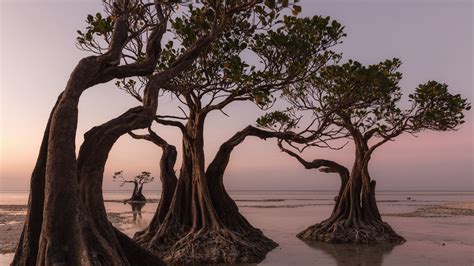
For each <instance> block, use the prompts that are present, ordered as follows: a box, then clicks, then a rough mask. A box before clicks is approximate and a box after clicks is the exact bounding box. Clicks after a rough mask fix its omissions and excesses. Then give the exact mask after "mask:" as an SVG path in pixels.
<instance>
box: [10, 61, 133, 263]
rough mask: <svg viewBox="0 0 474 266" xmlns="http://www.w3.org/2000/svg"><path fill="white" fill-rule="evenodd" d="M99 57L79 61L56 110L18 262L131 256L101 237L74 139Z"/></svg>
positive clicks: (92, 260)
mask: <svg viewBox="0 0 474 266" xmlns="http://www.w3.org/2000/svg"><path fill="white" fill-rule="evenodd" d="M94 60H95V58H94V57H91V58H86V59H83V60H81V62H80V63H79V64H78V65H77V66H76V68H75V70H74V71H73V73H72V74H71V77H70V79H69V81H68V84H67V86H66V89H65V90H64V92H63V93H62V95H61V96H60V98H59V100H58V102H57V104H56V106H55V108H53V111H52V113H51V117H50V121H49V123H48V127H47V129H46V132H45V137H44V139H43V143H42V147H41V150H40V156H39V158H38V162H37V166H36V168H35V171H34V173H33V177H32V186H34V187H32V191H31V197H30V200H31V201H30V203H31V204H30V205H29V210H28V218H27V222H26V223H25V229H24V233H23V234H22V239H21V241H20V245H19V248H18V249H17V252H16V255H15V259H14V261H13V264H14V265H22V264H30V265H33V264H41V265H43V264H46V265H50V264H70V265H79V264H85V265H89V264H97V263H106V262H107V263H109V264H112V265H115V264H117V265H123V264H128V261H127V259H126V258H122V257H121V256H116V254H115V252H113V250H114V249H115V247H114V243H109V242H105V241H104V242H100V241H97V240H98V239H99V237H97V235H96V233H97V232H96V231H95V228H94V227H93V226H92V225H91V222H90V219H89V217H88V214H87V212H86V209H85V207H84V205H83V203H82V200H81V198H80V194H79V193H78V191H79V184H78V181H77V177H76V157H75V144H74V143H75V133H76V126H77V116H78V110H77V106H78V103H79V98H80V95H81V94H82V92H83V91H84V90H85V89H86V88H87V87H88V82H89V81H90V80H89V78H90V77H91V76H94V75H95V74H96V73H97V72H98V71H99V69H98V68H97V65H96V64H95V63H96V62H95V61H94ZM43 177H44V179H43ZM43 189H44V190H43ZM43 191H44V192H43ZM43 195H44V198H43V197H42V196H43ZM40 208H41V209H42V213H41V210H39V209H40ZM40 214H42V215H41V216H40ZM58 221H60V222H58ZM32 223H34V224H35V225H32ZM39 226H41V229H40V230H39V231H38V229H39Z"/></svg>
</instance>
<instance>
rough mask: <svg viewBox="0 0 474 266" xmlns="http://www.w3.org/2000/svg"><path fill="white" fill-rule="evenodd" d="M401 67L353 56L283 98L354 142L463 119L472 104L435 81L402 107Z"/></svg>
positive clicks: (452, 126)
mask: <svg viewBox="0 0 474 266" xmlns="http://www.w3.org/2000/svg"><path fill="white" fill-rule="evenodd" d="M400 65H401V62H400V60H399V59H396V58H394V59H391V60H385V61H383V62H380V63H378V64H374V65H369V66H364V65H362V64H361V63H359V62H357V61H353V60H349V61H348V62H347V63H345V64H340V65H330V66H326V67H324V68H323V69H321V71H320V72H319V75H317V76H314V77H313V79H312V80H311V81H307V83H306V84H305V86H299V87H294V88H293V89H290V90H286V91H285V92H284V97H285V98H286V99H287V100H288V101H289V102H290V103H291V104H292V105H293V108H294V109H296V110H299V111H308V110H310V111H312V112H313V116H314V117H316V118H317V119H318V122H319V123H321V121H326V120H328V119H329V121H330V124H331V126H328V129H330V130H332V131H333V132H334V131H338V130H344V131H346V132H347V134H349V135H351V136H352V138H353V139H354V140H356V139H359V140H362V139H363V140H364V141H368V140H369V139H371V138H372V137H377V138H381V139H382V141H381V142H379V144H380V145H381V144H383V143H385V142H386V141H388V140H391V139H394V138H395V137H397V136H399V135H401V134H403V133H406V132H407V133H412V134H413V133H417V132H420V131H423V130H436V131H448V130H456V129H457V127H458V126H459V125H461V124H462V123H464V120H463V119H464V112H465V111H467V110H470V108H471V106H470V104H469V103H468V102H467V100H466V99H464V98H462V97H461V95H459V94H456V95H453V94H451V93H449V91H448V86H447V85H446V84H440V83H438V82H436V81H429V82H427V83H425V84H422V85H419V86H418V88H417V89H416V91H415V93H414V94H410V95H409V103H411V106H410V107H409V108H408V109H402V108H401V107H400V101H401V99H402V91H401V89H400V87H399V82H400V80H401V78H402V74H401V73H400V72H398V68H399V67H400ZM264 122H265V123H266V124H268V123H269V122H268V121H266V120H264ZM265 123H263V125H265ZM335 128H336V129H335ZM337 128H339V129H337ZM338 132H339V131H338ZM376 146H377V147H378V146H379V145H376Z"/></svg>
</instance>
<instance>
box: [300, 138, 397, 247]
mask: <svg viewBox="0 0 474 266" xmlns="http://www.w3.org/2000/svg"><path fill="white" fill-rule="evenodd" d="M356 143H357V144H359V145H356V160H355V162H354V165H353V168H352V171H351V173H350V176H349V178H348V181H347V183H345V184H344V183H341V189H340V190H339V196H338V201H337V202H336V206H335V207H334V210H333V213H332V214H331V216H330V218H329V219H327V220H324V221H322V222H321V223H319V224H315V225H312V226H310V227H309V228H307V229H306V230H304V231H303V232H301V233H299V234H298V235H297V236H298V237H299V238H301V239H303V240H312V241H314V240H317V241H326V242H331V243H357V244H376V243H392V244H401V243H403V242H405V239H404V238H403V237H401V236H399V235H398V234H397V233H396V232H395V231H394V230H393V229H392V228H391V227H390V225H388V224H387V223H385V222H383V221H382V218H381V216H380V213H379V211H378V208H377V204H376V201H375V181H371V180H370V176H369V173H368V162H369V160H370V154H369V153H368V152H369V150H368V148H367V145H366V143H363V142H357V141H356ZM360 143H361V144H360Z"/></svg>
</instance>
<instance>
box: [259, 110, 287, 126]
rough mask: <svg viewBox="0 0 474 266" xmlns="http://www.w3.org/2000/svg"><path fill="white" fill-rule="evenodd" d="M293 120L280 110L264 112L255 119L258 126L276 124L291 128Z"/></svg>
mask: <svg viewBox="0 0 474 266" xmlns="http://www.w3.org/2000/svg"><path fill="white" fill-rule="evenodd" d="M295 122H296V121H295V120H294V119H292V117H291V116H290V115H289V114H288V113H286V112H281V111H274V112H271V113H266V114H265V115H263V116H261V117H259V118H258V119H257V125H258V126H260V127H266V128H273V127H277V126H278V125H280V126H283V127H285V128H292V127H293V126H294V125H295Z"/></svg>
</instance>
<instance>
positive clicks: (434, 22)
mask: <svg viewBox="0 0 474 266" xmlns="http://www.w3.org/2000/svg"><path fill="white" fill-rule="evenodd" d="M100 2H101V1H91V0H87V1H86V0H84V1H72V0H69V1H59V0H56V1H51V0H42V1H39V0H36V1H34V0H15V1H14V0H0V11H1V16H0V17H1V21H0V26H1V27H0V38H1V39H0V45H1V46H0V58H1V59H0V61H1V65H0V81H1V83H0V86H1V92H0V105H1V107H0V190H27V189H28V188H29V180H30V175H31V171H32V170H33V167H34V164H35V161H36V156H37V154H38V150H39V145H40V142H41V138H42V135H43V131H44V127H45V125H46V122H47V119H48V115H49V112H50V111H51V108H52V106H53V105H54V102H55V100H56V98H57V95H58V94H59V93H60V92H61V91H62V90H63V89H64V87H65V84H66V82H67V79H68V77H69V74H70V72H71V71H72V69H73V68H74V66H75V65H76V63H77V62H78V61H79V60H80V59H81V58H82V57H85V56H88V55H89V54H87V53H86V52H83V51H79V50H78V49H77V48H76V47H75V37H76V30H78V29H83V28H84V25H85V23H84V19H85V17H86V15H87V14H90V13H96V12H97V11H100V10H101V4H100ZM301 6H302V7H303V12H302V14H300V16H313V15H324V16H331V17H332V18H333V19H336V20H338V21H339V22H340V23H342V24H343V25H345V31H346V33H347V34H348V36H347V37H346V38H345V39H344V43H343V44H341V45H340V46H339V47H338V48H337V49H338V50H339V51H341V52H343V54H344V60H347V59H349V58H352V59H355V60H358V61H360V62H362V63H364V64H374V63H378V62H379V61H382V60H384V59H386V58H393V57H397V58H400V59H401V60H402V62H403V65H402V67H401V69H400V70H401V72H403V77H404V78H403V81H402V82H401V86H402V88H403V91H404V92H405V94H409V93H411V92H412V91H413V90H414V88H415V87H416V86H417V85H418V84H420V83H424V82H426V81H428V80H437V81H439V82H443V83H447V84H448V85H449V86H450V89H451V90H452V91H453V92H454V93H460V94H462V95H463V96H464V97H466V98H468V100H469V101H470V102H473V99H474V97H473V96H474V95H473V91H474V86H473V85H474V75H473V73H474V71H473V70H474V69H473V60H474V54H473V32H474V29H473V28H474V26H473V25H474V24H473V13H474V7H473V2H472V1H471V0H466V1H461V0H460V1H457V0H444V1H441V0H411V1H408V0H398V1H396V0H377V1H375V0H365V1H363V0H352V1H348V0H345V1H343V0H332V1H322V0H321V1H320V0H316V1H315V0H311V1H309V0H302V1H301ZM137 105H138V103H137V102H136V101H135V100H134V99H132V97H130V96H129V95H126V94H125V93H124V92H122V91H120V90H118V89H117V88H116V87H115V86H114V85H113V82H110V83H108V84H102V85H98V86H95V87H93V88H90V89H89V90H87V91H86V92H85V93H84V94H83V96H82V98H81V102H80V105H79V125H78V132H77V138H76V146H77V149H78V148H79V147H80V144H81V142H82V140H83V134H84V133H85V132H86V131H87V130H88V129H90V128H92V127H93V126H96V125H100V124H102V123H104V122H106V121H108V120H110V119H112V118H114V117H116V116H118V115H120V114H121V113H123V112H125V111H126V110H127V109H129V108H131V107H134V106H137ZM174 106H175V102H174V101H173V100H172V99H170V98H162V99H160V104H159V110H158V112H159V113H160V114H165V113H166V114H169V113H170V112H173V110H174V109H175V108H173V107H174ZM225 111H226V113H227V114H228V115H229V116H230V117H226V116H225V115H223V114H222V113H215V114H212V115H211V116H210V117H209V118H208V122H207V124H206V129H205V139H206V143H205V151H206V159H207V162H209V161H210V160H211V159H212V157H213V156H214V154H215V152H216V151H217V149H218V147H219V145H220V144H221V143H222V142H224V141H225V140H226V139H228V138H229V137H231V136H232V135H233V134H234V133H235V132H237V131H238V130H240V129H243V128H244V127H245V126H247V125H249V124H255V119H256V118H257V117H258V116H260V115H261V114H262V112H261V111H259V110H258V109H257V108H256V107H255V106H254V105H253V104H245V103H244V104H242V103H238V104H234V105H231V106H230V107H228V108H227V109H226V110H225ZM473 120H474V116H473V114H472V111H471V112H469V113H468V114H467V117H466V121H467V122H466V124H464V125H462V126H461V128H460V130H458V131H456V132H447V133H439V132H426V133H421V134H419V135H418V137H413V136H411V135H404V136H402V137H400V138H399V139H397V140H396V141H394V142H390V143H388V144H386V145H384V146H383V147H382V148H380V149H379V150H378V151H377V152H376V153H375V155H374V156H373V159H372V162H371V164H370V170H371V173H372V174H371V175H372V177H373V178H374V179H375V180H377V186H378V189H379V190H474V141H473V136H474V134H473V133H474V132H473V125H474V121H473ZM155 129H156V131H157V132H159V133H160V135H161V136H162V137H164V138H165V139H166V140H167V141H168V142H170V143H172V144H174V145H176V146H177V147H178V152H179V151H180V136H179V132H178V131H176V130H174V129H172V128H167V127H156V128H155ZM160 155H161V150H160V149H159V148H158V147H156V146H154V145H152V144H149V143H147V142H144V141H138V140H133V139H131V138H130V137H129V136H123V137H122V138H120V139H119V141H118V142H117V143H116V145H115V146H114V148H113V150H112V151H111V153H110V156H109V160H108V162H107V165H106V171H105V175H104V189H105V190H115V189H121V188H120V187H119V185H118V184H117V183H113V182H112V174H113V172H115V171H118V170H123V171H124V174H125V176H134V175H136V174H138V173H139V172H141V171H151V172H152V174H153V175H154V176H156V177H158V175H159V159H160ZM303 157H305V158H306V159H307V160H313V159H316V158H325V159H332V160H336V161H338V162H340V163H342V164H344V165H346V166H347V167H350V166H351V163H352V160H353V149H352V147H350V146H348V147H347V148H346V149H344V150H340V151H328V150H324V149H312V150H308V151H306V152H305V153H303ZM179 165H180V159H178V162H177V164H176V166H175V168H176V169H179ZM158 180H159V179H158V178H157V181H156V182H153V183H151V184H148V185H147V187H146V188H145V189H160V186H161V184H160V183H159V181H158ZM224 180H225V181H224V182H225V184H226V186H227V188H228V189H251V190H331V189H338V187H339V178H338V177H337V175H335V174H323V173H319V172H318V171H316V170H306V169H304V168H303V167H302V166H301V165H300V164H299V163H298V162H296V161H295V160H294V159H293V158H290V157H288V156H287V155H285V154H283V153H281V152H280V151H279V150H278V147H277V146H276V142H275V141H272V140H267V141H262V140H260V139H252V138H249V139H247V140H245V142H244V143H243V144H241V145H240V146H238V147H237V148H236V149H235V151H234V153H233V154H232V158H231V162H230V164H229V167H228V170H227V172H226V176H225V179H224Z"/></svg>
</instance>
